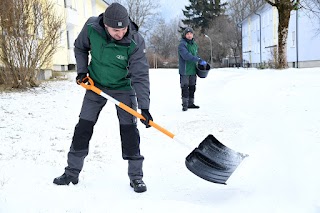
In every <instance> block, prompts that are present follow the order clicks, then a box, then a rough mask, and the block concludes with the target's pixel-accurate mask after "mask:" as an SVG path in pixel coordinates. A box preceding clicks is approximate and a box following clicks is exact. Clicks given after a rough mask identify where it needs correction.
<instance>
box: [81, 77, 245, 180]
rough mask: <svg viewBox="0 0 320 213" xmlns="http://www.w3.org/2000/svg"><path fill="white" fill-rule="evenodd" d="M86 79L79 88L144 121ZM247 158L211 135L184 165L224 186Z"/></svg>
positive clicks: (159, 128) (169, 133)
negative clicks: (91, 92) (93, 93)
mask: <svg viewBox="0 0 320 213" xmlns="http://www.w3.org/2000/svg"><path fill="white" fill-rule="evenodd" d="M86 78H87V80H88V82H87V83H81V84H80V85H81V86H83V87H84V88H86V89H87V90H91V91H93V92H95V93H97V94H98V95H101V96H103V97H104V98H106V99H108V100H109V101H111V102H112V103H114V104H115V105H117V106H118V107H120V108H121V109H123V110H125V111H126V112H128V113H130V114H131V115H133V116H135V117H137V118H139V119H143V120H145V118H144V117H143V116H142V115H141V114H140V113H138V112H137V111H135V110H133V109H132V108H130V107H129V106H127V105H125V104H124V103H122V102H119V101H117V100H116V99H114V98H112V97H111V96H109V95H107V94H106V93H104V92H103V91H102V90H101V89H99V88H97V87H96V86H94V82H93V80H92V79H91V78H90V77H86ZM149 125H150V126H152V127H154V128H156V129H157V130H159V131H160V132H162V133H164V134H166V135H167V136H169V137H170V138H172V139H174V140H176V141H177V142H180V143H182V142H181V141H179V140H178V139H177V138H175V135H174V134H173V133H171V132H169V131H168V130H166V129H165V128H163V127H161V126H159V125H158V124H156V123H155V122H153V121H149ZM182 144H183V143H182ZM247 156H248V155H246V154H242V153H239V152H235V151H233V150H232V149H230V148H228V147H226V146H225V145H223V144H222V143H220V142H219V141H218V140H217V139H216V138H215V137H214V136H213V135H208V136H207V137H206V138H205V139H204V140H203V141H202V142H201V143H200V145H199V146H198V147H197V148H195V149H194V150H193V151H192V152H191V153H190V154H189V155H188V156H187V157H186V160H185V164H186V167H187V168H188V169H189V170H190V171H191V172H192V173H194V174H195V175H197V176H198V177H200V178H202V179H204V180H207V181H210V182H213V183H218V184H226V181H227V180H228V179H229V177H230V176H231V175H232V173H233V172H234V171H235V170H236V168H237V167H238V166H239V164H240V163H241V162H242V160H243V159H244V158H245V157H247Z"/></svg>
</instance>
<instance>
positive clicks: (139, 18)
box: [114, 0, 159, 35]
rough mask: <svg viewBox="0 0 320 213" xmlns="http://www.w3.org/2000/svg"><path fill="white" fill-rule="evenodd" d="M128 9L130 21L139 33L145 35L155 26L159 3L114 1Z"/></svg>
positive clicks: (128, 0) (154, 1) (136, 0)
mask: <svg viewBox="0 0 320 213" xmlns="http://www.w3.org/2000/svg"><path fill="white" fill-rule="evenodd" d="M114 2H118V3H120V4H122V5H124V6H125V7H126V8H127V9H128V13H129V16H130V18H131V20H132V21H133V22H134V23H136V24H137V25H138V27H139V28H141V31H140V32H141V33H142V34H143V35H146V34H147V32H148V31H150V30H151V29H152V27H153V26H154V25H155V20H156V19H157V17H158V15H159V13H158V12H157V9H158V8H159V3H158V2H159V1H156V0H114Z"/></svg>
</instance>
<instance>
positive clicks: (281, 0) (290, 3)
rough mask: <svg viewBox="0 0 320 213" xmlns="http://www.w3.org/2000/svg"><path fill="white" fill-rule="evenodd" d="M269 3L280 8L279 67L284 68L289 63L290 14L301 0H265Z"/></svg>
mask: <svg viewBox="0 0 320 213" xmlns="http://www.w3.org/2000/svg"><path fill="white" fill-rule="evenodd" d="M265 1H266V2H267V3H268V4H270V5H272V6H273V7H276V8H277V10H278V17H279V18H278V19H279V25H278V67H277V68H279V69H284V68H287V67H288V63H287V38H288V29H289V21H290V14H291V11H292V10H296V9H298V5H299V2H300V1H299V0H275V1H274V2H273V1H270V0H265Z"/></svg>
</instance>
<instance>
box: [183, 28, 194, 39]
mask: <svg viewBox="0 0 320 213" xmlns="http://www.w3.org/2000/svg"><path fill="white" fill-rule="evenodd" d="M187 33H193V30H192V28H191V27H186V29H184V31H183V33H182V37H183V38H185V37H186V35H187Z"/></svg>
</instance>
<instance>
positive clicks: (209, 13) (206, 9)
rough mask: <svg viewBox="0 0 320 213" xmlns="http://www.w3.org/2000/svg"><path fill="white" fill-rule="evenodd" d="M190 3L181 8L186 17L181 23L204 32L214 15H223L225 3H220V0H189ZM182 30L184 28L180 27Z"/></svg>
mask: <svg viewBox="0 0 320 213" xmlns="http://www.w3.org/2000/svg"><path fill="white" fill-rule="evenodd" d="M189 1H190V5H189V6H185V10H182V12H183V14H184V16H185V17H186V19H183V20H182V23H183V24H184V25H186V26H190V27H192V28H194V29H199V28H200V31H201V32H204V31H205V30H206V29H209V27H210V24H211V23H212V22H213V21H214V19H215V17H217V16H220V15H223V14H224V12H225V6H226V5H227V3H223V4H221V0H189ZM181 29H182V30H183V29H184V28H183V27H181Z"/></svg>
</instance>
